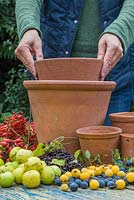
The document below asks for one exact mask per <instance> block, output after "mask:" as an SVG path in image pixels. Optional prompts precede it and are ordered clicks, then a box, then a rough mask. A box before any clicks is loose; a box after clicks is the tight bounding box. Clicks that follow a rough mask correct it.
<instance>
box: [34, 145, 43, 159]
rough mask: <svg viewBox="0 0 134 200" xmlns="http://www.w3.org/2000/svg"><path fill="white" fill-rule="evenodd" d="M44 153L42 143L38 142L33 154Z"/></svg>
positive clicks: (40, 154) (39, 154)
mask: <svg viewBox="0 0 134 200" xmlns="http://www.w3.org/2000/svg"><path fill="white" fill-rule="evenodd" d="M44 153H45V148H44V144H43V143H39V144H38V146H37V147H36V149H35V150H34V151H33V154H34V156H37V157H38V156H42V155H43V154H44Z"/></svg>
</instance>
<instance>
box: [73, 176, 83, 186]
mask: <svg viewBox="0 0 134 200" xmlns="http://www.w3.org/2000/svg"><path fill="white" fill-rule="evenodd" d="M81 182H82V181H81V180H80V179H79V178H76V179H75V183H77V185H78V186H80V185H81Z"/></svg>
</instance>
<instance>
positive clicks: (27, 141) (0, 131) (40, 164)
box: [0, 113, 134, 192]
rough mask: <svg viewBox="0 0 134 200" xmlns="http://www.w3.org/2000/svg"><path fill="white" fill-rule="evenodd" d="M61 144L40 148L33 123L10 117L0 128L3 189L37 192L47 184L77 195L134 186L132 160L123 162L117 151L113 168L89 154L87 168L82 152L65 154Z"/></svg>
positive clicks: (55, 141)
mask: <svg viewBox="0 0 134 200" xmlns="http://www.w3.org/2000/svg"><path fill="white" fill-rule="evenodd" d="M62 140H63V138H62V137H60V138H57V139H55V140H53V141H51V142H50V143H48V144H42V143H39V144H38V142H37V137H36V133H35V129H34V124H33V122H29V121H28V120H27V119H26V118H25V117H24V115H23V113H20V114H17V113H14V114H13V115H11V116H10V117H9V118H7V119H6V120H5V121H4V122H3V123H1V124H0V186H1V187H10V186H13V185H16V184H23V185H24V186H25V187H27V188H36V187H39V186H40V184H44V185H54V186H55V187H59V188H60V189H61V190H62V191H72V192H75V191H77V190H78V189H79V188H81V189H87V188H90V189H92V190H97V189H100V188H109V189H114V188H115V189H119V190H122V189H124V188H128V186H129V185H133V184H134V160H133V158H131V159H126V160H125V159H124V160H121V158H120V153H119V151H118V150H117V149H116V150H115V151H114V152H113V164H108V165H103V164H101V160H100V156H99V155H97V157H95V159H94V160H91V158H90V157H91V155H90V152H88V151H86V152H85V158H86V159H88V161H89V163H90V166H86V164H85V163H84V162H83V158H82V157H80V155H81V151H80V150H78V151H76V152H75V154H74V155H72V154H70V153H68V152H66V151H65V149H64V148H63V146H62ZM85 158H84V159H85ZM92 161H98V163H99V165H93V162H92Z"/></svg>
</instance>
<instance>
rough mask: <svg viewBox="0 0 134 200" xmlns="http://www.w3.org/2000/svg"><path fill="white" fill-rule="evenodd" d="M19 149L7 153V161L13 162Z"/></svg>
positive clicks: (14, 148)
mask: <svg viewBox="0 0 134 200" xmlns="http://www.w3.org/2000/svg"><path fill="white" fill-rule="evenodd" d="M20 149H21V148H20V147H13V148H12V149H11V151H10V153H9V159H10V160H11V161H15V160H16V154H17V152H18V150H20Z"/></svg>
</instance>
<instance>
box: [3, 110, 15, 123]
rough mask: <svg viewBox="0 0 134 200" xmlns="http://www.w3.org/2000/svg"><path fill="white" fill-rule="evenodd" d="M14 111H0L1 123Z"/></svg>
mask: <svg viewBox="0 0 134 200" xmlns="http://www.w3.org/2000/svg"><path fill="white" fill-rule="evenodd" d="M11 115H12V113H10V112H6V113H0V123H1V122H4V121H5V119H6V118H8V117H10V116H11Z"/></svg>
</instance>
